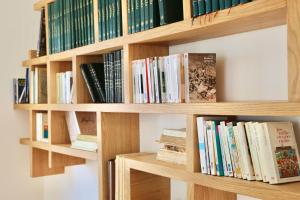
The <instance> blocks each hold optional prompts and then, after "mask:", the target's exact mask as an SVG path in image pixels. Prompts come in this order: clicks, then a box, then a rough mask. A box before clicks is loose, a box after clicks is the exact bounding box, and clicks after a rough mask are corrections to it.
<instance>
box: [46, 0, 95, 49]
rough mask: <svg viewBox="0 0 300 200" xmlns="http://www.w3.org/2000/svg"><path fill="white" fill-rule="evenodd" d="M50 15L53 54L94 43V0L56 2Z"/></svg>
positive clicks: (49, 9)
mask: <svg viewBox="0 0 300 200" xmlns="http://www.w3.org/2000/svg"><path fill="white" fill-rule="evenodd" d="M48 14H49V17H48V27H49V51H50V53H51V54H53V53H58V52H61V51H65V50H69V49H73V48H76V47H81V46H84V45H88V44H92V43H94V5H93V0H56V1H55V2H54V3H50V4H48Z"/></svg>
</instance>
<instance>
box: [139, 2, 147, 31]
mask: <svg viewBox="0 0 300 200" xmlns="http://www.w3.org/2000/svg"><path fill="white" fill-rule="evenodd" d="M140 2H141V5H140V6H141V7H140V16H141V31H144V30H145V2H146V0H140Z"/></svg>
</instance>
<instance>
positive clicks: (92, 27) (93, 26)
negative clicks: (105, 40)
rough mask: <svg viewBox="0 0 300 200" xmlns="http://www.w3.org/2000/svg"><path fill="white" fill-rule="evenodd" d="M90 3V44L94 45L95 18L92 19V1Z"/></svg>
mask: <svg viewBox="0 0 300 200" xmlns="http://www.w3.org/2000/svg"><path fill="white" fill-rule="evenodd" d="M89 1H90V11H91V12H90V19H91V28H90V29H91V43H95V25H94V24H95V21H94V20H95V18H94V1H93V0H89Z"/></svg>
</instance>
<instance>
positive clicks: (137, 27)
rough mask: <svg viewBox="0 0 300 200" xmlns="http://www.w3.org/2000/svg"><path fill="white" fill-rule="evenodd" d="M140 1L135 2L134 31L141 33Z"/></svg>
mask: <svg viewBox="0 0 300 200" xmlns="http://www.w3.org/2000/svg"><path fill="white" fill-rule="evenodd" d="M140 9H141V1H140V0H135V31H136V32H140V31H141V14H140V13H141V11H140Z"/></svg>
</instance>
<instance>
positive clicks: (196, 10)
mask: <svg viewBox="0 0 300 200" xmlns="http://www.w3.org/2000/svg"><path fill="white" fill-rule="evenodd" d="M192 5H193V17H197V16H198V15H199V5H198V0H193V1H192Z"/></svg>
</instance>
